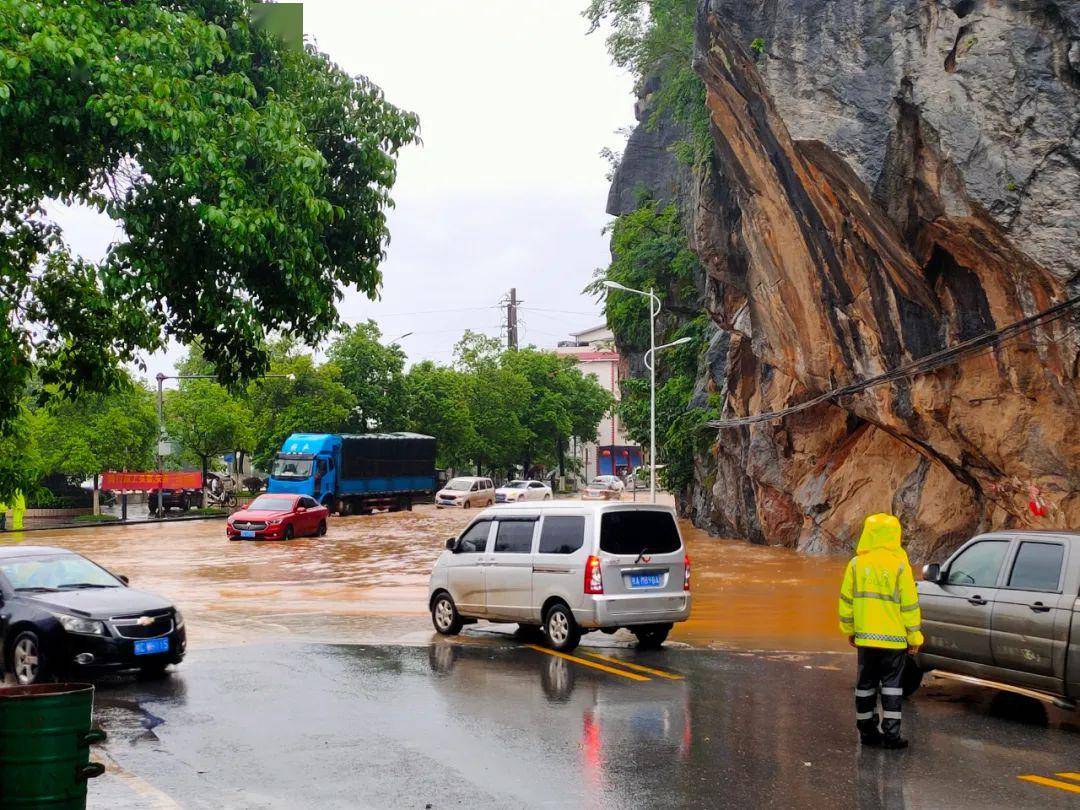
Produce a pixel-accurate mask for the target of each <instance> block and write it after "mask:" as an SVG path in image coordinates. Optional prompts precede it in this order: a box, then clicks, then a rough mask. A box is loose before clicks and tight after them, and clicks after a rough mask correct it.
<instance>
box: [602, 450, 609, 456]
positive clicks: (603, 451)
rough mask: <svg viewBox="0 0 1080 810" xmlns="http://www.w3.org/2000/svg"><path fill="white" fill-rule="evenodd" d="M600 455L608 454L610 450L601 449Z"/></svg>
mask: <svg viewBox="0 0 1080 810" xmlns="http://www.w3.org/2000/svg"><path fill="white" fill-rule="evenodd" d="M600 455H602V456H610V455H611V451H610V450H601V451H600Z"/></svg>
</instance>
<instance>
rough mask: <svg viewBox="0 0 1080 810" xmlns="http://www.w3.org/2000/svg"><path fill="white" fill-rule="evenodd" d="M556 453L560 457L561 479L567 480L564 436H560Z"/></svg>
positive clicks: (556, 445)
mask: <svg viewBox="0 0 1080 810" xmlns="http://www.w3.org/2000/svg"><path fill="white" fill-rule="evenodd" d="M555 453H556V455H558V457H559V477H560V478H565V477H566V456H565V454H564V453H563V440H562V436H559V438H558V439H557V440H556V444H555Z"/></svg>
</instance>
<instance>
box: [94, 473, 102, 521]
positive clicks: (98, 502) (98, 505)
mask: <svg viewBox="0 0 1080 810" xmlns="http://www.w3.org/2000/svg"><path fill="white" fill-rule="evenodd" d="M94 514H95V515H100V514H101V497H100V493H99V492H98V474H97V473H94Z"/></svg>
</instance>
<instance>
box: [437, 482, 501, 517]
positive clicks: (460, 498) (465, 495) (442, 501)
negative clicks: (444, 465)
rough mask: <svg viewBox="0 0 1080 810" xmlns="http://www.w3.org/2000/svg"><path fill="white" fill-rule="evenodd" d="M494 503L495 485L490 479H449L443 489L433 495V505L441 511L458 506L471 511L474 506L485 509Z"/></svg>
mask: <svg viewBox="0 0 1080 810" xmlns="http://www.w3.org/2000/svg"><path fill="white" fill-rule="evenodd" d="M494 503H495V485H494V484H492V483H491V479H490V478H479V477H473V476H463V477H460V478H451V479H450V480H449V481H448V482H447V484H446V486H445V487H443V488H442V489H440V490H439V491H438V492H436V493H435V505H436V506H437V507H438V508H439V509H442V508H443V507H446V506H459V507H461V508H462V509H471V508H472V507H474V506H478V507H485V506H491V505H492V504H494Z"/></svg>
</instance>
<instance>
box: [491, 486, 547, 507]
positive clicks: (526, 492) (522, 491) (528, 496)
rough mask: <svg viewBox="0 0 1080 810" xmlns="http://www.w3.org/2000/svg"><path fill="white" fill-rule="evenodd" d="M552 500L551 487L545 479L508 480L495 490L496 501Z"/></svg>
mask: <svg viewBox="0 0 1080 810" xmlns="http://www.w3.org/2000/svg"><path fill="white" fill-rule="evenodd" d="M550 500H551V487H549V486H548V485H547V484H545V483H544V482H543V481H508V482H507V483H505V484H503V485H502V486H501V487H499V488H498V489H497V490H495V503H516V502H518V501H550Z"/></svg>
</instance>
